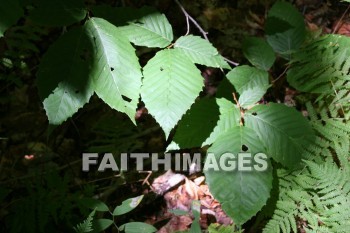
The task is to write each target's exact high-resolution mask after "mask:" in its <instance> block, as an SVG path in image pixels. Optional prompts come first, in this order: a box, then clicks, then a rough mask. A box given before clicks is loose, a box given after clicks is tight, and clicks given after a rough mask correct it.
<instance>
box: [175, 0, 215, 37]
mask: <svg viewBox="0 0 350 233" xmlns="http://www.w3.org/2000/svg"><path fill="white" fill-rule="evenodd" d="M175 2H176V4H177V5H179V7H180V9H181V11H182V12H183V13H184V15H185V17H186V22H187V33H186V35H188V33H189V31H190V23H189V20H191V22H192V23H193V24H194V25H195V26H196V27H197V28H198V30H199V31H200V32H201V33H202V35H203V37H204V39H206V40H209V39H208V36H207V34H208V32H206V31H204V29H203V28H202V27H201V26H200V25H199V24H198V23H197V21H196V20H195V19H194V18H192V16H190V15H189V14H188V13H187V11H186V10H185V8H184V7H183V6H182V5H181V3H180V2H179V1H178V0H175Z"/></svg>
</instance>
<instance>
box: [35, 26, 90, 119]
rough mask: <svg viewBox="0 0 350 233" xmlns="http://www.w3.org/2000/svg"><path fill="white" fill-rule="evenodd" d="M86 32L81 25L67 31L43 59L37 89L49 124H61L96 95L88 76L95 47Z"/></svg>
mask: <svg viewBox="0 0 350 233" xmlns="http://www.w3.org/2000/svg"><path fill="white" fill-rule="evenodd" d="M85 33H86V32H85V31H84V30H83V29H82V28H80V27H79V28H76V29H73V30H71V31H69V32H67V33H65V34H64V35H63V36H62V37H60V38H59V39H58V40H57V41H56V42H54V43H53V44H52V45H51V47H50V48H49V50H48V51H47V52H46V54H44V56H43V58H42V60H41V63H40V66H39V71H38V74H37V76H38V88H39V94H40V96H41V98H42V99H43V100H44V108H45V111H46V114H47V116H48V119H49V122H50V124H53V125H59V124H61V123H62V122H63V121H65V120H66V119H67V118H68V117H71V116H72V115H73V114H74V113H75V112H77V111H78V109H79V108H81V107H83V106H84V104H85V103H87V102H88V101H89V99H90V97H91V96H92V94H93V88H92V83H91V81H90V78H89V70H90V68H89V67H91V66H92V51H93V47H92V45H91V44H90V43H89V41H88V40H87V36H86V34H85Z"/></svg>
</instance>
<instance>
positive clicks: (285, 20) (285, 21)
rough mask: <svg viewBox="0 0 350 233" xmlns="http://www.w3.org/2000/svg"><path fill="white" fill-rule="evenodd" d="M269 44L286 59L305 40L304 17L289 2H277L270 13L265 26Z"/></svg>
mask: <svg viewBox="0 0 350 233" xmlns="http://www.w3.org/2000/svg"><path fill="white" fill-rule="evenodd" d="M265 31H266V34H267V42H268V43H269V44H270V45H271V47H272V48H273V49H274V51H275V52H277V53H279V54H281V55H282V57H284V58H286V59H290V53H291V52H293V51H295V50H297V49H298V48H299V47H300V46H301V45H302V43H303V42H304V40H305V37H306V30H305V24H304V17H303V16H302V14H300V13H299V12H298V10H297V9H296V8H295V7H293V5H292V4H290V3H288V2H281V1H279V2H276V3H275V4H274V5H273V6H272V8H271V9H270V11H269V13H268V17H267V20H266V24H265Z"/></svg>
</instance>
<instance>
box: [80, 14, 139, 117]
mask: <svg viewBox="0 0 350 233" xmlns="http://www.w3.org/2000/svg"><path fill="white" fill-rule="evenodd" d="M85 28H86V30H87V32H88V34H89V38H90V40H91V42H92V43H94V45H95V48H94V51H95V53H94V64H93V67H92V69H91V73H90V75H91V76H92V78H93V84H94V88H95V92H96V94H97V95H98V96H99V97H100V98H101V99H102V100H103V101H104V102H105V103H107V104H108V105H109V106H110V107H111V108H114V109H116V110H118V111H120V112H124V113H126V114H127V115H128V116H129V118H130V119H131V120H132V121H133V122H135V114H136V108H137V104H138V101H139V93H140V88H141V77H142V74H141V67H140V65H139V63H138V58H137V56H136V55H135V49H134V48H133V47H132V46H131V44H130V43H129V41H128V40H127V39H126V38H125V37H123V36H122V35H121V32H120V31H119V30H118V28H116V27H115V26H114V25H112V24H111V23H109V22H107V21H106V20H104V19H99V18H91V19H90V20H89V21H88V22H87V24H86V26H85Z"/></svg>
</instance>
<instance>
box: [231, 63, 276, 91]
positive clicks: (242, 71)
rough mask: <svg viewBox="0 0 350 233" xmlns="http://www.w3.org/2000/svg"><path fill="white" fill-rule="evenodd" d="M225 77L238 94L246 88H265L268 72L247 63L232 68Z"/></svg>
mask: <svg viewBox="0 0 350 233" xmlns="http://www.w3.org/2000/svg"><path fill="white" fill-rule="evenodd" d="M226 77H227V79H228V80H229V81H230V83H232V85H233V86H234V87H235V89H236V91H237V92H238V93H239V94H240V95H242V94H243V92H244V91H246V90H249V89H254V88H257V87H261V88H262V89H267V87H268V85H269V74H268V73H267V72H266V71H265V70H260V69H257V68H255V67H251V66H247V65H243V66H238V67H236V68H234V69H233V70H231V71H230V72H229V73H227V75H226Z"/></svg>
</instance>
